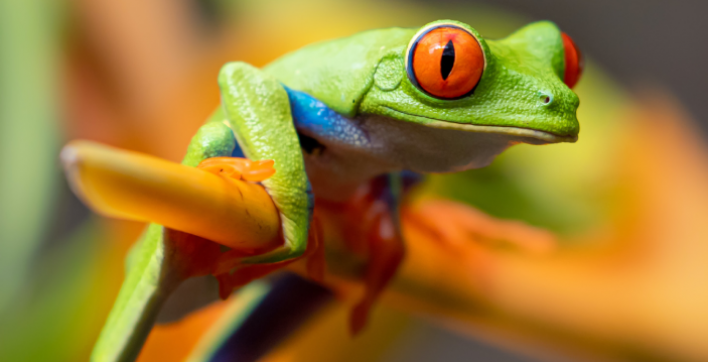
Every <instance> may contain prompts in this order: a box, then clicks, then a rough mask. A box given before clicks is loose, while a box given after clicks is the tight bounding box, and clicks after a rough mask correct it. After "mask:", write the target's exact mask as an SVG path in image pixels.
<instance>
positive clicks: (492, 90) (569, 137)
mask: <svg viewBox="0 0 708 362" xmlns="http://www.w3.org/2000/svg"><path fill="white" fill-rule="evenodd" d="M442 23H446V24H454V25H457V26H460V27H462V28H464V29H467V30H468V31H470V32H471V33H472V34H473V35H475V36H476V37H477V39H478V41H479V43H480V45H481V46H482V49H483V51H484V54H485V59H486V68H485V70H484V72H483V75H482V78H481V80H480V82H479V84H478V86H477V88H476V89H475V91H474V94H472V95H471V96H468V97H465V98H462V99H458V100H440V99H436V98H433V97H431V96H428V95H426V94H425V93H423V92H422V91H421V90H419V89H418V88H417V87H416V86H414V85H413V84H412V83H411V81H410V80H409V79H408V76H407V75H406V70H405V64H406V56H407V49H408V47H409V44H410V42H411V40H412V39H414V37H415V36H416V34H417V33H418V31H419V30H420V29H404V28H389V29H379V30H372V31H367V32H363V33H359V34H356V35H354V36H351V37H348V38H343V39H338V40H333V41H328V42H322V43H317V44H313V45H310V46H307V47H305V48H302V49H300V50H298V51H296V52H293V53H291V54H288V55H286V56H284V57H282V58H280V59H278V60H276V61H275V62H273V63H272V64H270V65H268V66H267V67H265V68H264V69H263V70H259V69H257V68H255V67H252V66H250V65H248V64H246V63H242V62H234V63H228V64H226V65H225V66H224V67H223V68H222V70H221V73H220V74H219V86H220V88H221V94H222V102H221V103H222V107H220V108H219V109H217V110H216V111H215V112H214V114H213V115H212V116H211V117H210V118H209V120H208V121H207V123H206V124H205V125H204V126H202V127H201V129H200V130H199V131H198V132H197V134H196V135H195V136H194V138H193V139H192V142H191V143H190V145H189V148H188V151H187V155H186V157H185V158H184V161H183V164H185V165H188V166H192V167H195V166H197V165H198V164H199V162H201V161H202V160H204V159H206V158H209V157H218V156H230V155H231V153H232V151H233V149H234V147H235V146H236V142H235V140H236V141H237V142H238V144H239V145H240V146H241V149H242V150H243V152H244V154H245V155H246V157H248V158H249V159H252V160H266V159H272V160H274V161H275V165H274V167H275V169H276V173H275V174H274V175H273V176H272V177H271V178H269V179H268V180H266V181H264V182H263V185H264V186H265V187H266V189H267V191H268V193H269V194H270V195H271V197H272V199H273V201H274V202H275V204H276V206H277V208H278V210H279V212H280V216H281V222H282V230H283V235H284V239H285V240H284V244H283V246H282V247H281V248H279V249H277V250H275V251H272V252H269V253H266V254H264V255H260V256H256V257H251V258H248V259H245V260H244V261H243V262H244V263H271V262H277V261H282V260H288V259H291V258H296V257H298V256H300V255H302V253H303V252H304V251H305V250H306V248H307V236H308V227H309V219H310V215H309V211H308V196H307V193H306V189H307V186H308V176H307V174H306V172H305V162H304V159H303V152H302V150H301V148H300V144H299V141H298V136H297V133H296V130H295V127H294V124H293V119H292V116H291V111H290V104H289V100H288V95H287V93H286V91H285V89H284V88H283V85H286V86H287V87H289V88H291V89H294V90H297V91H302V92H305V93H307V94H309V95H311V96H313V97H314V98H316V99H318V100H320V101H322V102H323V103H324V104H326V105H327V106H328V107H330V108H331V109H333V110H335V111H336V112H338V113H340V114H342V115H345V116H347V117H357V116H360V115H373V116H384V117H388V118H391V119H394V120H396V121H400V122H401V123H410V124H418V125H422V126H425V127H431V128H438V129H452V130H458V131H460V132H468V133H473V134H476V135H477V136H479V135H480V134H482V135H484V134H489V135H490V137H491V136H499V135H503V136H508V137H510V138H509V139H512V140H513V141H514V142H527V143H532V144H543V143H553V142H574V141H575V140H576V139H577V135H578V132H579V124H578V121H577V118H576V115H575V114H576V109H577V107H578V104H579V101H578V97H577V96H576V95H575V93H573V91H571V90H570V89H569V88H568V87H567V86H566V85H565V84H564V83H563V81H562V79H563V74H564V67H565V65H564V48H563V43H562V39H561V33H560V30H558V28H557V27H556V25H555V24H553V23H550V22H537V23H533V24H530V25H528V26H526V27H524V28H522V29H520V30H519V31H517V32H516V33H514V34H512V35H511V36H509V37H507V38H505V39H502V40H497V41H492V40H485V39H484V38H482V37H481V36H480V35H479V34H478V33H477V32H476V31H475V30H474V29H473V28H471V27H470V26H469V25H467V24H464V23H460V22H456V21H451V20H441V21H436V22H433V23H430V24H427V25H426V26H425V27H423V28H421V29H425V28H427V27H429V26H431V25H435V24H442ZM547 96H548V97H551V100H552V101H551V102H550V103H544V102H543V101H542V100H543V99H544V98H546V97H547ZM502 149H503V148H502ZM502 149H500V150H499V152H501V150H502ZM393 179H395V178H393ZM395 186H396V185H394V187H395ZM165 235H166V234H165V230H164V228H162V227H161V226H159V225H151V226H150V228H149V229H148V231H147V232H146V234H145V235H144V237H143V238H142V239H141V242H140V243H139V244H138V245H136V247H135V248H134V250H133V251H132V252H131V255H129V258H128V260H127V266H128V275H127V277H126V280H125V282H124V285H123V287H122V289H121V291H120V294H119V296H118V299H117V301H116V303H115V306H114V308H113V310H112V312H111V314H110V316H109V319H108V321H107V322H106V325H105V326H104V329H103V331H102V333H101V336H100V338H99V340H98V342H97V344H96V346H95V348H94V351H93V354H92V360H93V361H132V360H134V359H135V358H137V355H138V353H139V351H140V347H141V346H142V344H143V343H144V339H145V338H146V337H147V334H148V332H149V330H150V328H151V326H152V324H153V323H154V319H155V317H156V315H157V312H158V311H159V307H160V305H161V304H162V302H163V301H164V300H165V298H166V297H167V295H168V294H169V293H170V292H171V291H172V290H173V289H174V288H175V287H176V286H177V285H178V284H179V282H181V280H183V278H182V277H181V274H180V268H179V265H178V264H179V261H178V259H179V258H178V256H176V254H178V251H176V250H174V248H173V246H172V244H171V242H170V240H169V238H167V237H165ZM294 312H295V311H294Z"/></svg>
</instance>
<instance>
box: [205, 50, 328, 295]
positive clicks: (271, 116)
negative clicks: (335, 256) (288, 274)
mask: <svg viewBox="0 0 708 362" xmlns="http://www.w3.org/2000/svg"><path fill="white" fill-rule="evenodd" d="M219 86H220V88H221V101H222V108H223V112H224V116H225V118H226V120H227V122H228V124H229V126H230V127H231V128H232V130H233V131H234V135H235V137H236V140H237V141H238V143H239V145H240V146H241V150H242V151H243V153H244V155H245V156H246V157H247V158H248V159H250V160H252V161H264V160H273V161H274V163H273V168H274V169H275V174H273V175H272V176H270V177H269V178H268V179H266V180H263V181H262V184H263V186H265V188H266V191H267V192H268V194H269V195H270V196H271V197H272V199H273V202H274V203H275V205H276V207H277V208H278V211H279V213H280V219H281V226H282V234H283V239H284V240H283V245H282V246H281V247H278V248H277V249H275V250H272V251H269V252H266V253H263V254H261V255H251V256H241V255H237V254H234V255H233V258H232V260H231V261H229V260H224V262H222V263H221V265H222V269H223V266H224V265H227V266H229V268H228V269H229V270H228V271H223V270H222V273H220V275H219V278H220V281H221V282H222V294H227V293H228V292H230V290H225V289H224V287H223V286H228V287H227V288H226V289H232V288H233V287H235V286H238V285H240V284H243V283H244V282H245V281H244V280H243V276H244V275H253V276H260V275H262V274H265V273H267V272H269V271H272V270H275V269H278V268H280V267H282V266H283V264H284V263H287V262H289V261H292V260H294V259H296V258H298V257H300V256H302V255H303V253H304V252H305V251H306V250H307V246H308V229H309V224H310V219H311V215H312V208H313V206H314V200H313V197H312V192H311V189H310V185H309V182H308V180H307V175H306V173H305V164H304V160H303V157H302V151H301V149H300V143H299V140H298V137H297V133H296V131H295V126H294V125H293V120H292V115H291V112H290V102H289V99H288V95H287V93H286V91H285V89H284V88H283V86H282V85H281V84H280V83H279V82H278V81H276V80H275V79H274V78H272V77H271V76H269V75H267V74H265V73H263V72H262V71H260V70H259V69H257V68H254V67H253V66H251V65H248V64H246V63H242V62H234V63H228V64H226V65H225V66H224V67H223V68H222V70H221V73H220V74H219ZM212 167H214V165H212ZM217 167H218V165H217Z"/></svg>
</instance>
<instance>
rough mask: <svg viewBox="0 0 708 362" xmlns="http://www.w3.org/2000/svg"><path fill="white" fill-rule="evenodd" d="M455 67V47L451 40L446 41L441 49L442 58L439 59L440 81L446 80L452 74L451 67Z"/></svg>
mask: <svg viewBox="0 0 708 362" xmlns="http://www.w3.org/2000/svg"><path fill="white" fill-rule="evenodd" d="M453 65H455V45H454V44H452V40H448V42H447V44H445V49H443V53H442V58H440V74H442V79H443V80H446V79H447V77H448V76H449V75H450V72H452V66H453Z"/></svg>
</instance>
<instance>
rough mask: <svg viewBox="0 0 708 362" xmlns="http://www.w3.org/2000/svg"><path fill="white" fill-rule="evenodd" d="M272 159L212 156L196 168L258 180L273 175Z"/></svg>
mask: <svg viewBox="0 0 708 362" xmlns="http://www.w3.org/2000/svg"><path fill="white" fill-rule="evenodd" d="M274 164H275V162H274V161H273V160H261V161H251V160H249V159H247V158H239V157H212V158H207V159H205V160H204V161H202V162H201V163H200V164H199V166H197V168H200V169H202V170H204V171H207V172H211V173H213V174H216V175H221V176H226V177H231V178H235V179H237V180H244V181H250V182H260V181H264V180H266V179H268V178H269V177H271V176H273V174H274V173H275V169H274V168H273V165H274Z"/></svg>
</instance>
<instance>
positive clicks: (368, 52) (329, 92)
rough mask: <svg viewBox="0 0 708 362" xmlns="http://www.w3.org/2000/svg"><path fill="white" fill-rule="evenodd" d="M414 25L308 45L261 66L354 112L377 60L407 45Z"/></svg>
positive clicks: (331, 104) (329, 103) (344, 111)
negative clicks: (411, 27) (409, 27)
mask: <svg viewBox="0 0 708 362" xmlns="http://www.w3.org/2000/svg"><path fill="white" fill-rule="evenodd" d="M415 31H416V29H408V28H386V29H376V30H369V31H365V32H361V33H358V34H355V35H352V36H350V37H346V38H341V39H335V40H330V41H324V42H319V43H315V44H311V45H308V46H306V47H303V48H301V49H299V50H296V51H294V52H292V53H289V54H286V55H285V56H283V57H281V58H279V59H277V60H276V61H274V62H273V63H271V64H269V65H268V66H266V67H265V68H264V71H266V72H267V73H269V74H271V75H273V76H275V78H276V79H278V80H279V81H280V82H282V83H283V84H285V85H286V86H288V87H290V88H292V89H296V90H299V91H302V92H305V93H307V94H309V95H311V96H313V97H315V98H317V99H319V100H320V101H322V102H323V103H325V104H326V105H327V106H329V107H330V108H332V109H333V110H335V111H337V112H339V113H341V114H344V115H347V116H353V115H354V114H355V113H356V110H357V107H358V105H359V101H360V100H361V98H362V97H363V96H364V94H365V93H366V91H367V90H368V89H369V88H370V87H371V85H372V83H373V76H374V72H375V70H376V66H377V64H378V62H379V60H380V59H381V58H382V57H383V56H384V55H387V54H390V53H400V54H401V55H402V54H403V52H404V51H405V49H406V46H407V45H408V42H409V41H410V39H411V38H412V37H413V35H414V34H415Z"/></svg>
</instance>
